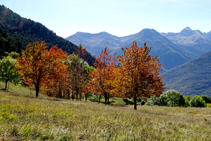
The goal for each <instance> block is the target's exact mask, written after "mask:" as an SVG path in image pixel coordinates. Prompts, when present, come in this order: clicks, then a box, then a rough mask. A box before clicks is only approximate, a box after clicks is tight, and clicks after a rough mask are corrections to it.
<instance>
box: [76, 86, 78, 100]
mask: <svg viewBox="0 0 211 141" xmlns="http://www.w3.org/2000/svg"><path fill="white" fill-rule="evenodd" d="M75 91H76V100H78V88H76V90H75Z"/></svg>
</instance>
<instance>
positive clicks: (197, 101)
mask: <svg viewBox="0 0 211 141" xmlns="http://www.w3.org/2000/svg"><path fill="white" fill-rule="evenodd" d="M190 106H191V107H206V106H207V105H206V102H205V101H204V100H203V99H202V97H200V96H198V95H196V96H194V97H193V98H192V99H191V101H190Z"/></svg>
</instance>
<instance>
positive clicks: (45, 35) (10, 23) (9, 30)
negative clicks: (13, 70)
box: [0, 5, 94, 65]
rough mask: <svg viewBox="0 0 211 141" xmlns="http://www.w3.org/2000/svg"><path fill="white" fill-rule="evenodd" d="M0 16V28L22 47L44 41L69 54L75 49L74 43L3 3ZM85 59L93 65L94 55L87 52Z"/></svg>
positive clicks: (0, 7)
mask: <svg viewBox="0 0 211 141" xmlns="http://www.w3.org/2000/svg"><path fill="white" fill-rule="evenodd" d="M0 17H1V18H0V29H1V30H2V31H3V32H4V33H6V34H7V35H8V36H9V37H11V38H13V39H14V40H16V41H18V43H19V44H17V45H20V43H21V45H22V47H23V48H24V49H25V48H26V46H27V45H28V44H29V43H33V42H36V41H39V42H41V41H45V42H46V45H47V46H48V49H50V48H51V47H53V46H54V45H58V47H59V48H62V50H63V51H66V52H67V53H69V54H72V53H73V52H74V51H75V50H76V49H77V46H76V45H74V44H73V43H71V42H69V41H67V40H65V39H63V38H62V37H59V36H57V35H56V34H55V33H54V32H53V31H51V30H49V29H48V28H46V27H45V26H44V25H42V24H41V23H38V22H34V21H32V20H30V19H26V18H22V17H21V16H19V15H18V14H16V13H14V12H12V11H11V10H10V9H9V8H6V7H5V6H3V5H0ZM13 51H16V50H13ZM86 59H87V62H88V63H89V64H90V65H93V63H94V57H93V56H92V55H91V54H90V53H88V52H87V58H86Z"/></svg>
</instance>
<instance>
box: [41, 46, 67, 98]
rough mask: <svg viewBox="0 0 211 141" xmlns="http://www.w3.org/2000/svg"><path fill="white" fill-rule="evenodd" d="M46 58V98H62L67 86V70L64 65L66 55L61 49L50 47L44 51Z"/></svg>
mask: <svg viewBox="0 0 211 141" xmlns="http://www.w3.org/2000/svg"><path fill="white" fill-rule="evenodd" d="M46 55H47V57H48V59H47V61H48V62H49V63H48V75H46V76H45V81H44V86H45V88H46V89H45V90H46V94H47V95H48V96H55V97H63V93H65V91H66V89H67V87H68V84H67V79H66V76H67V68H68V66H67V65H66V64H64V63H63V62H64V61H67V55H68V54H67V53H66V52H64V51H63V50H62V49H61V48H60V49H58V48H57V47H56V46H54V47H51V48H50V49H49V51H46Z"/></svg>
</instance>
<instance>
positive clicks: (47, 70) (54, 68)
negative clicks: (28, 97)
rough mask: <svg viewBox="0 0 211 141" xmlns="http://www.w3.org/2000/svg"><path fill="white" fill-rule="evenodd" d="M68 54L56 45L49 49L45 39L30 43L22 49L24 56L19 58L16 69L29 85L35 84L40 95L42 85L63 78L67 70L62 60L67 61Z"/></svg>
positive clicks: (37, 93) (47, 84)
mask: <svg viewBox="0 0 211 141" xmlns="http://www.w3.org/2000/svg"><path fill="white" fill-rule="evenodd" d="M66 56H67V53H64V52H63V51H62V50H61V49H57V47H56V46H54V47H52V48H51V49H50V50H49V51H48V50H47V46H45V42H44V41H43V42H41V43H39V42H35V43H33V45H32V44H29V45H28V46H27V49H26V50H23V51H22V56H21V57H18V58H17V60H18V61H17V65H16V66H15V71H17V72H18V73H19V75H20V78H21V79H22V80H23V81H24V83H26V84H28V86H30V87H31V86H33V85H34V87H35V90H36V97H38V95H39V91H40V88H41V87H44V86H45V87H46V86H49V85H50V84H52V83H55V80H56V79H60V78H61V77H60V74H62V73H63V72H64V70H65V67H64V66H63V65H62V62H61V61H65V57H66ZM61 66H62V67H61ZM49 80H54V81H53V82H49Z"/></svg>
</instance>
